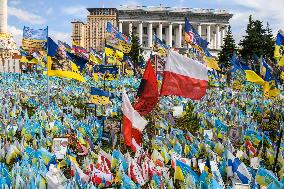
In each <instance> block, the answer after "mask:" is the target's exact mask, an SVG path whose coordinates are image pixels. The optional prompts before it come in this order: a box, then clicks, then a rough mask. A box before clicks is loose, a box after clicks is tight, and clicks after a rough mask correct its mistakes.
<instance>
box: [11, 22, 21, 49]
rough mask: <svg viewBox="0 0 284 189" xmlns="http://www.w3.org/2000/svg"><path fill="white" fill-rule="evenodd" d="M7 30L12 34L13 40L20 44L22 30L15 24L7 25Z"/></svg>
mask: <svg viewBox="0 0 284 189" xmlns="http://www.w3.org/2000/svg"><path fill="white" fill-rule="evenodd" d="M8 32H9V33H11V34H12V36H13V38H14V40H15V42H16V43H17V45H18V46H20V45H21V44H22V37H23V30H21V29H19V28H17V27H15V26H8Z"/></svg>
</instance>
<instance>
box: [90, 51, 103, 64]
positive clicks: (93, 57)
mask: <svg viewBox="0 0 284 189" xmlns="http://www.w3.org/2000/svg"><path fill="white" fill-rule="evenodd" d="M89 59H90V61H91V62H93V63H95V64H101V63H102V62H103V55H102V54H101V53H99V52H97V51H96V50H95V49H93V48H91V51H90V57H89Z"/></svg>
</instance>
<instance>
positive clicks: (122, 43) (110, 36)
mask: <svg viewBox="0 0 284 189" xmlns="http://www.w3.org/2000/svg"><path fill="white" fill-rule="evenodd" d="M106 30H107V34H106V45H108V46H111V47H113V48H115V49H118V50H120V51H121V52H123V53H129V52H130V50H131V46H132V42H131V37H128V36H126V35H124V34H123V33H121V32H119V31H117V29H116V28H114V27H113V25H112V24H111V23H110V22H108V23H107V28H106Z"/></svg>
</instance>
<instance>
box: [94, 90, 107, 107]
mask: <svg viewBox="0 0 284 189" xmlns="http://www.w3.org/2000/svg"><path fill="white" fill-rule="evenodd" d="M91 103H94V104H98V105H106V104H108V103H109V94H108V92H106V91H104V90H102V89H99V88H95V87H92V88H91Z"/></svg>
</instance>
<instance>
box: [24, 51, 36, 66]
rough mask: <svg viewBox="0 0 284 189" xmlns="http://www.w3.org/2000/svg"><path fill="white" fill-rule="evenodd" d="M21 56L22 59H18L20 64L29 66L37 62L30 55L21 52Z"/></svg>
mask: <svg viewBox="0 0 284 189" xmlns="http://www.w3.org/2000/svg"><path fill="white" fill-rule="evenodd" d="M21 54H22V58H21V59H20V62H26V63H30V64H37V63H38V60H37V59H36V58H35V57H34V56H33V55H30V54H28V55H27V54H26V53H25V52H21Z"/></svg>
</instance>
